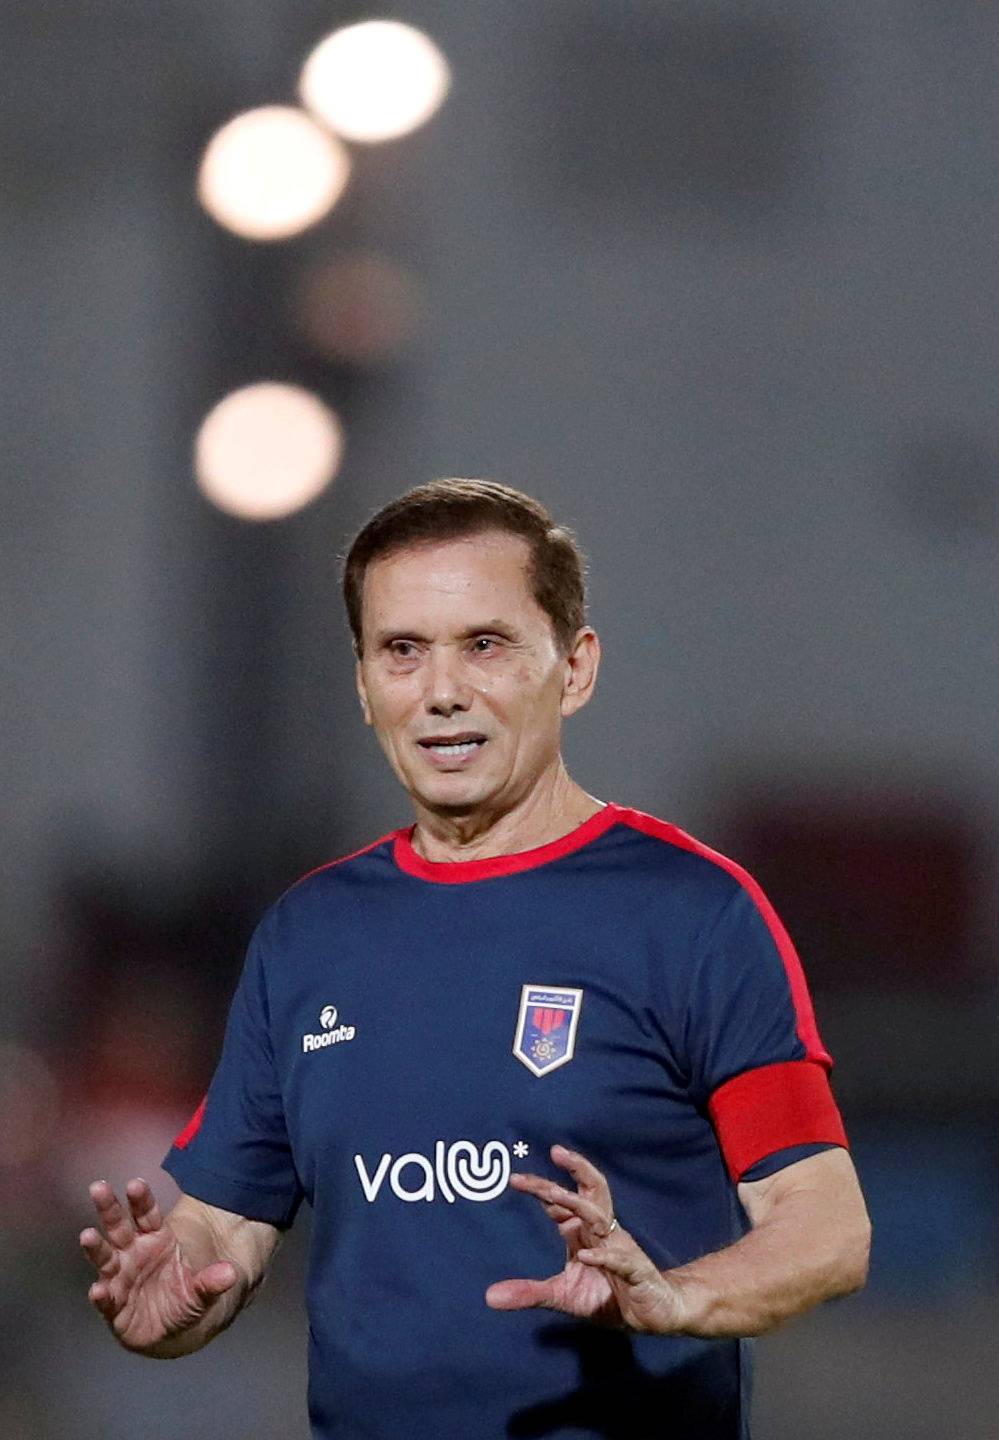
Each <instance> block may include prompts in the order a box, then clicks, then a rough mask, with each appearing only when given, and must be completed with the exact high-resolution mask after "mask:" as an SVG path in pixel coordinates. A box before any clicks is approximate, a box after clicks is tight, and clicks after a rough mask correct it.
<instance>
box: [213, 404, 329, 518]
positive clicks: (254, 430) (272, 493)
mask: <svg viewBox="0 0 999 1440" xmlns="http://www.w3.org/2000/svg"><path fill="white" fill-rule="evenodd" d="M342 455H343V430H342V428H341V425H340V422H339V420H338V419H337V417H336V416H335V415H334V413H333V411H332V410H330V409H329V407H328V406H326V405H324V404H323V402H322V401H321V400H320V399H319V398H318V396H316V395H313V394H311V393H310V392H309V391H308V390H303V389H301V388H300V387H299V386H298V385H281V384H276V383H272V382H264V383H262V384H259V385H247V386H246V387H245V388H244V389H242V390H235V391H233V393H232V394H231V395H227V396H226V398H225V399H224V400H221V401H220V402H219V404H218V405H216V406H215V408H214V410H212V411H210V412H209V414H208V415H207V416H206V418H205V420H204V421H203V423H202V426H201V429H200V430H199V431H198V437H197V440H196V442H195V447H194V468H195V474H196V475H197V479H198V484H199V485H200V486H201V489H202V490H203V491H204V493H205V495H206V496H207V497H208V499H209V500H211V502H212V504H213V505H217V506H218V507H219V509H220V510H226V511H228V513H229V514H230V515H238V516H240V517H241V518H242V519H244V520H276V519H279V518H280V517H281V516H282V515H290V514H292V513H293V512H294V511H295V510H301V509H302V507H303V506H304V505H308V504H309V502H310V501H311V500H314V499H315V497H316V496H317V495H318V494H319V493H320V491H322V490H324V489H325V488H326V486H327V485H328V484H329V482H330V481H331V480H332V479H333V476H334V475H335V474H336V472H337V470H338V469H339V467H340V460H341V457H342Z"/></svg>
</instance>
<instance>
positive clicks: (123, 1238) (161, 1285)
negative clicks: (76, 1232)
mask: <svg viewBox="0 0 999 1440" xmlns="http://www.w3.org/2000/svg"><path fill="white" fill-rule="evenodd" d="M125 1194H126V1196H127V1199H128V1210H127V1211H126V1210H125V1208H124V1207H123V1206H122V1204H121V1202H120V1201H119V1200H118V1197H117V1196H116V1195H115V1193H114V1191H113V1190H112V1188H111V1186H110V1185H109V1184H108V1183H107V1181H106V1180H97V1181H95V1182H94V1184H93V1185H91V1187H90V1196H91V1199H92V1200H93V1202H94V1205H95V1207H96V1209H97V1217H98V1220H99V1222H100V1225H101V1229H100V1230H98V1229H96V1228H94V1227H91V1228H89V1229H87V1230H84V1231H83V1232H82V1234H81V1235H80V1246H81V1248H82V1249H83V1252H84V1254H85V1255H86V1257H87V1259H88V1260H89V1261H90V1263H91V1264H92V1265H93V1267H94V1269H95V1270H96V1271H97V1274H98V1279H97V1280H95V1282H94V1283H93V1285H91V1287H90V1292H89V1299H90V1303H91V1304H92V1305H93V1306H94V1308H95V1309H97V1310H99V1311H100V1313H101V1314H102V1315H103V1317H104V1319H105V1320H106V1321H107V1323H108V1325H109V1326H110V1328H111V1331H112V1332H113V1334H114V1336H115V1338H116V1339H117V1340H118V1341H119V1343H120V1344H121V1345H123V1346H124V1347H125V1349H126V1350H135V1351H138V1352H140V1353H141V1354H145V1355H152V1356H157V1357H161V1358H164V1359H165V1358H169V1357H171V1356H174V1355H183V1354H186V1353H187V1352H188V1351H189V1350H192V1349H197V1348H199V1347H200V1345H203V1344H204V1343H205V1342H206V1341H207V1340H208V1339H210V1338H211V1336H212V1335H214V1334H215V1333H216V1332H217V1331H218V1330H220V1329H222V1328H223V1327H224V1326H225V1325H227V1324H228V1323H229V1320H230V1319H231V1318H232V1316H233V1315H234V1314H235V1313H236V1311H237V1310H238V1309H239V1308H240V1304H241V1303H242V1299H243V1296H244V1295H245V1292H246V1290H247V1288H248V1284H249V1278H250V1277H248V1276H247V1275H246V1274H244V1273H243V1271H242V1270H241V1267H240V1266H238V1265H235V1264H234V1263H233V1262H232V1261H230V1260H215V1261H212V1262H211V1263H210V1264H207V1265H204V1266H203V1267H202V1268H200V1269H194V1268H192V1266H191V1265H190V1264H188V1262H187V1260H185V1258H184V1254H183V1252H182V1250H181V1246H180V1242H179V1240H178V1239H177V1236H176V1235H175V1234H174V1232H173V1230H172V1229H171V1227H170V1225H169V1224H167V1223H166V1222H165V1221H164V1219H163V1216H162V1215H161V1214H160V1209H159V1206H158V1205H157V1203H156V1201H155V1199H154V1198H153V1194H152V1191H151V1190H150V1188H149V1186H148V1185H147V1183H146V1181H145V1180H139V1179H136V1180H129V1182H128V1184H127V1185H126V1187H125ZM234 1218H235V1217H234ZM102 1232H103V1233H102ZM234 1290H235V1293H234V1294H232V1295H229V1294H228V1292H230V1291H234ZM222 1297H227V1298H226V1299H223V1298H222ZM199 1331H202V1332H204V1333H202V1334H198V1333H197V1332H199Z"/></svg>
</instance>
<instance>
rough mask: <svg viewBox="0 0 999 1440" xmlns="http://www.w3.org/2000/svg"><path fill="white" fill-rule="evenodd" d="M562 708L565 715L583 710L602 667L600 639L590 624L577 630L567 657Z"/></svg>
mask: <svg viewBox="0 0 999 1440" xmlns="http://www.w3.org/2000/svg"><path fill="white" fill-rule="evenodd" d="M564 664H565V671H564V679H563V682H562V702H561V709H562V714H563V716H564V717H566V718H567V717H568V716H570V715H575V713H576V711H577V710H581V709H582V708H583V706H584V705H585V704H586V702H587V701H588V700H589V698H590V696H591V695H592V694H593V687H594V685H595V684H596V683H597V671H598V669H599V668H600V640H599V638H598V636H597V632H596V631H595V630H592V629H591V628H590V626H589V625H584V626H583V627H582V629H581V630H579V631H577V633H576V638H575V640H574V641H573V643H572V649H571V650H570V651H569V653H568V655H567V656H566V657H565V662H564Z"/></svg>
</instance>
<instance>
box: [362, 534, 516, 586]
mask: <svg viewBox="0 0 999 1440" xmlns="http://www.w3.org/2000/svg"><path fill="white" fill-rule="evenodd" d="M529 560H530V547H529V546H528V544H527V541H526V540H524V539H522V538H521V536H519V535H508V534H505V533H503V532H497V531H489V532H487V533H485V534H482V535H469V536H462V537H461V538H458V539H454V540H443V541H439V540H435V541H421V542H420V543H418V544H413V545H406V546H405V547H401V548H399V549H398V550H392V551H390V552H389V553H388V554H387V555H380V556H378V557H377V558H376V559H374V560H372V561H371V563H370V564H369V565H368V567H367V570H366V571H365V576H364V593H365V598H366V599H367V600H370V601H372V602H374V603H375V604H377V603H378V601H379V600H382V599H387V598H389V597H390V596H394V595H398V594H400V593H401V592H406V594H407V596H408V597H410V598H413V599H416V598H423V597H425V598H426V599H427V600H433V598H434V597H435V596H439V597H440V598H441V599H444V598H446V597H447V596H449V595H450V596H454V595H461V596H464V595H470V594H474V593H479V592H482V593H485V592H491V593H499V592H502V593H505V594H506V595H508V596H509V598H510V599H511V600H514V599H515V600H518V601H523V600H528V601H530V600H532V599H533V595H532V593H531V587H530V582H529V578H528V562H529Z"/></svg>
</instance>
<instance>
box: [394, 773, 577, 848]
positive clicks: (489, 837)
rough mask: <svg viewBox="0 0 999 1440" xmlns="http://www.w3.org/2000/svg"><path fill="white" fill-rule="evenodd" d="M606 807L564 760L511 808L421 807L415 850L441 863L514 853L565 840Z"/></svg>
mask: <svg viewBox="0 0 999 1440" xmlns="http://www.w3.org/2000/svg"><path fill="white" fill-rule="evenodd" d="M603 808H604V803H603V801H602V800H596V799H594V797H593V796H592V795H588V794H587V793H586V791H585V790H584V789H583V788H582V786H580V785H577V784H576V782H575V780H572V779H570V777H569V775H568V773H567V772H566V770H565V768H564V767H563V766H562V764H561V762H560V763H559V766H558V769H557V771H556V772H555V774H554V775H553V776H551V777H550V778H549V780H548V783H547V784H545V783H539V784H538V785H536V786H535V787H534V789H533V790H532V791H531V792H530V794H529V795H527V796H525V797H524V799H523V800H522V801H521V802H520V803H519V804H516V805H513V806H511V807H510V808H509V809H506V810H501V811H496V812H487V811H476V812H474V813H471V814H467V815H441V814H439V813H438V812H436V811H431V810H426V809H425V808H424V807H423V806H422V805H418V806H417V807H416V829H415V830H414V832H413V849H414V850H415V851H416V852H417V854H418V855H422V856H423V858H424V860H430V861H432V862H435V863H438V864H439V863H447V862H451V863H453V862H455V861H462V860H487V859H489V858H490V857H492V856H495V855H513V854H516V853H518V852H519V851H521V850H534V849H536V848H537V847H538V846H539V845H547V844H549V843H550V842H551V841H552V840H559V839H561V838H562V836H563V835H568V834H569V832H570V831H572V830H575V829H576V827H577V826H579V825H582V824H583V822H584V821H585V820H589V818H590V816H591V815H595V814H596V813H597V811H598V810H602V809H603Z"/></svg>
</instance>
